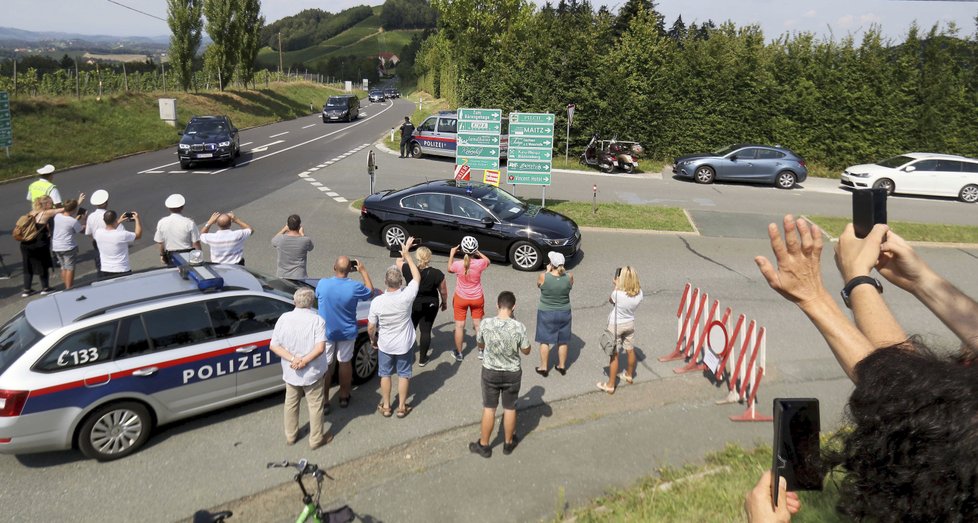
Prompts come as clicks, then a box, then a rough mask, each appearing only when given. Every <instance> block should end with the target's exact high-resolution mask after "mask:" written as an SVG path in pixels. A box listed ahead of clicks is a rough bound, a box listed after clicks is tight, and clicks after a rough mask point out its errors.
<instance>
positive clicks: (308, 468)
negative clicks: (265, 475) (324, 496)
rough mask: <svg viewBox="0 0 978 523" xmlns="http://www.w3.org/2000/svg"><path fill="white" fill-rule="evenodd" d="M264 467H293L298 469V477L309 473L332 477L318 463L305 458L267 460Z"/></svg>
mask: <svg viewBox="0 0 978 523" xmlns="http://www.w3.org/2000/svg"><path fill="white" fill-rule="evenodd" d="M265 467H266V468H270V469H275V468H294V469H296V470H298V471H299V476H300V477H301V476H305V475H307V474H311V475H313V476H316V478H317V479H321V478H322V477H326V478H329V479H333V477H332V476H330V475H329V474H327V473H326V471H325V470H322V469H320V468H319V465H316V464H315V463H309V461H308V460H306V459H305V458H303V459H300V460H299V462H298V463H294V462H291V461H287V460H283V461H273V462H269V463H268V464H267V465H266V466H265Z"/></svg>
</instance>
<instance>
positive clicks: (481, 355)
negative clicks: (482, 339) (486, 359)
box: [479, 349, 485, 360]
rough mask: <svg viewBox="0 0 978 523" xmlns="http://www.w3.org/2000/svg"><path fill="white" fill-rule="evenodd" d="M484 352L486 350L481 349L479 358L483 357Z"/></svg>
mask: <svg viewBox="0 0 978 523" xmlns="http://www.w3.org/2000/svg"><path fill="white" fill-rule="evenodd" d="M483 352H485V351H484V350H482V349H479V359H480V360H481V359H482V358H483V354H482V353H483Z"/></svg>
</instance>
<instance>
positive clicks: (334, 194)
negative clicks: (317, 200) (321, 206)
mask: <svg viewBox="0 0 978 523" xmlns="http://www.w3.org/2000/svg"><path fill="white" fill-rule="evenodd" d="M326 196H332V197H334V198H335V197H337V196H339V194H336V193H335V192H332V191H330V192H328V193H326Z"/></svg>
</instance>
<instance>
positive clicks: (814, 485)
mask: <svg viewBox="0 0 978 523" xmlns="http://www.w3.org/2000/svg"><path fill="white" fill-rule="evenodd" d="M820 429H821V422H820V418H819V411H818V400H817V399H815V398H775V399H774V445H773V450H774V452H773V459H772V462H771V500H772V501H773V502H774V507H777V506H778V503H779V500H778V487H779V483H780V480H781V478H782V477H783V478H784V479H785V481H787V483H788V487H787V490H789V491H792V492H794V491H798V490H822V480H823V478H824V476H825V473H824V471H823V469H822V457H821V445H820V443H819V432H820Z"/></svg>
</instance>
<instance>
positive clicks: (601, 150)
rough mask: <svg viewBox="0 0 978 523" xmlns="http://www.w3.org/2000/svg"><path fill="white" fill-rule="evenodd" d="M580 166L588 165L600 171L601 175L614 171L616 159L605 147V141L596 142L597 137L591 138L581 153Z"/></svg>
mask: <svg viewBox="0 0 978 523" xmlns="http://www.w3.org/2000/svg"><path fill="white" fill-rule="evenodd" d="M580 161H581V165H589V166H591V167H597V168H598V169H601V172H603V173H610V172H611V171H613V170H615V163H616V162H617V158H616V157H615V155H614V154H612V152H611V151H610V150H609V148H608V147H607V142H606V141H605V140H598V135H594V136H592V137H591V141H590V142H588V144H587V147H586V148H585V149H584V152H583V153H581V160H580Z"/></svg>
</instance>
